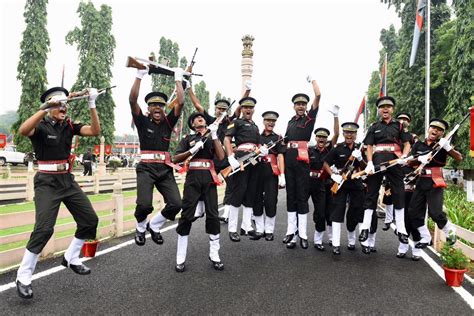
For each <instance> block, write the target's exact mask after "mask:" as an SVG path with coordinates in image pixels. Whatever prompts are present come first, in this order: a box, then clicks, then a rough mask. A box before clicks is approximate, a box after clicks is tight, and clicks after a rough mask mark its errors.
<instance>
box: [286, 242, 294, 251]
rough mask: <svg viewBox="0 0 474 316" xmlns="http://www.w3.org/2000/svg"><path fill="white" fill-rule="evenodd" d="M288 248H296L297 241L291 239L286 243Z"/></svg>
mask: <svg viewBox="0 0 474 316" xmlns="http://www.w3.org/2000/svg"><path fill="white" fill-rule="evenodd" d="M286 248H288V249H294V248H296V242H291V241H290V242H289V243H287V244H286Z"/></svg>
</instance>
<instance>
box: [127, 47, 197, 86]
mask: <svg viewBox="0 0 474 316" xmlns="http://www.w3.org/2000/svg"><path fill="white" fill-rule="evenodd" d="M196 50H197V49H196ZM195 53H196V52H195ZM193 59H194V56H193ZM193 62H194V60H193ZM144 63H145V64H148V74H158V75H165V76H174V69H173V68H171V67H168V66H165V65H162V64H159V63H157V62H155V61H153V60H149V59H145V58H138V57H135V58H133V57H130V56H128V57H127V61H126V63H125V67H129V68H136V69H142V70H143V69H146V66H145V65H144ZM191 76H202V74H196V73H192V72H188V71H185V72H184V78H185V79H188V80H189V78H190V77H191Z"/></svg>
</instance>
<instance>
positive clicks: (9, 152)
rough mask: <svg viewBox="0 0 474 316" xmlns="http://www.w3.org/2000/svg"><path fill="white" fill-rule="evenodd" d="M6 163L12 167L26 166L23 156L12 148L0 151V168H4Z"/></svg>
mask: <svg viewBox="0 0 474 316" xmlns="http://www.w3.org/2000/svg"><path fill="white" fill-rule="evenodd" d="M7 163H11V164H12V165H13V166H16V165H17V164H25V165H27V164H28V162H27V161H25V154H24V153H21V152H19V151H16V148H15V147H13V146H8V147H5V148H4V149H3V150H0V166H6V164H7Z"/></svg>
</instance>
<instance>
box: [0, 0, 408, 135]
mask: <svg viewBox="0 0 474 316" xmlns="http://www.w3.org/2000/svg"><path fill="white" fill-rule="evenodd" d="M25 2H26V1H24V0H2V1H1V2H0V8H1V12H2V13H1V15H2V19H1V24H0V25H1V36H2V39H1V43H2V49H1V51H0V54H1V55H0V60H1V71H0V89H1V90H0V95H2V102H1V107H0V113H4V112H6V111H9V110H16V109H17V108H18V105H19V100H20V93H21V86H20V82H19V81H17V79H16V75H17V70H16V69H17V65H18V60H19V53H20V50H19V47H20V42H21V39H22V32H23V31H24V29H25V23H24V18H23V11H24V6H25ZM92 2H93V3H94V4H95V6H96V8H99V7H100V5H101V4H102V3H105V4H108V5H110V6H111V7H112V14H113V29H112V32H113V35H114V36H115V40H116V43H117V46H116V49H115V64H114V66H113V69H112V73H113V78H112V83H113V84H115V85H117V88H116V89H114V91H113V98H114V101H115V104H116V108H115V128H116V133H118V134H123V133H126V134H129V133H132V130H131V128H130V120H131V114H130V111H129V104H128V94H129V91H130V88H131V85H132V83H133V80H134V78H135V69H131V68H125V66H124V65H125V60H126V57H127V56H137V57H143V58H146V57H147V56H148V54H149V53H150V51H155V52H158V50H159V39H160V38H161V37H162V36H164V37H166V38H169V39H172V40H173V41H175V42H177V43H178V44H179V47H180V56H183V55H184V56H186V57H187V58H188V60H189V59H190V58H191V55H192V53H193V52H194V49H195V47H199V51H198V55H197V56H196V61H197V63H196V65H195V67H194V71H195V72H198V73H202V74H204V77H203V80H205V81H206V84H207V87H208V90H209V91H210V98H211V100H213V99H214V96H215V94H216V92H217V91H220V92H221V93H223V94H224V95H225V96H228V97H231V98H233V99H237V100H238V99H239V98H240V89H241V71H240V63H241V51H242V41H241V38H242V36H243V35H245V34H251V35H252V36H254V37H255V41H254V46H253V51H254V68H253V70H254V73H253V79H252V81H253V91H252V96H253V97H255V98H256V99H257V106H256V109H255V110H256V111H255V115H254V119H255V121H256V122H257V124H261V122H262V120H261V113H263V112H264V111H267V110H276V111H277V112H279V113H280V120H279V121H278V122H277V131H279V132H283V131H284V130H285V128H286V124H287V121H288V120H289V119H290V118H291V116H292V115H293V114H294V111H293V107H292V103H291V97H292V96H293V95H294V94H295V93H298V92H304V93H307V94H309V95H310V96H311V99H313V97H314V95H313V92H312V89H311V85H310V84H309V83H307V82H306V80H305V78H306V76H307V74H311V75H312V76H313V78H315V79H317V81H318V83H319V85H320V88H321V92H322V98H321V107H320V114H319V115H318V118H317V121H316V126H324V127H328V128H330V129H331V130H332V117H331V115H330V114H329V113H328V112H327V109H328V107H329V106H330V105H332V104H339V105H340V106H341V115H340V120H341V123H342V122H344V121H349V120H353V119H354V116H355V113H356V111H357V108H358V106H359V104H360V101H361V99H362V97H363V96H364V94H365V93H366V91H367V87H368V84H369V79H370V74H371V72H372V71H374V70H376V69H377V68H378V65H377V62H378V58H379V50H380V48H381V44H380V42H379V35H380V30H381V29H382V28H387V27H389V25H390V24H394V25H395V27H396V28H397V29H398V28H399V27H400V21H399V18H398V17H397V15H396V13H395V11H394V9H393V8H390V9H388V8H387V6H386V5H384V4H382V3H380V1H379V0H365V1H362V0H359V1H356V0H352V1H349V0H347V1H335V0H327V1H318V0H312V1H275V0H272V1H257V0H254V1H238V2H237V1H222V0H221V1H192V2H190V1H179V0H178V1H177V0H173V1H158V0H154V1H151V0H150V1H144V0H141V1H139V0H135V1H131V0H120V1H119V0H94V1H92ZM78 4H79V1H73V0H70V1H66V0H50V1H49V4H48V26H47V27H48V32H49V37H50V41H51V45H50V48H51V51H50V53H49V55H48V61H47V64H46V66H47V74H48V87H53V86H58V85H60V84H61V70H62V67H63V64H64V65H65V69H66V77H65V87H66V88H68V89H69V88H70V87H71V86H72V85H73V84H74V82H75V80H76V76H77V71H78V68H79V65H78V54H77V51H76V47H75V46H69V45H67V44H66V43H65V36H66V34H67V33H68V32H69V31H70V30H72V29H73V28H74V27H76V26H80V20H79V18H78V15H77V13H76V10H77V8H78ZM199 80H200V79H199V78H197V77H196V78H195V79H194V83H197V82H199ZM97 88H100V87H97ZM389 88H390V87H389ZM150 89H151V79H150V78H149V77H146V78H145V79H144V80H143V82H142V89H141V92H140V97H139V101H140V104H141V105H142V108H145V107H144V104H145V103H144V102H143V97H144V96H145V95H146V93H148V92H149V91H150ZM38 97H39V96H38ZM102 119H103V118H102Z"/></svg>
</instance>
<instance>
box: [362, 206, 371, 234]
mask: <svg viewBox="0 0 474 316" xmlns="http://www.w3.org/2000/svg"><path fill="white" fill-rule="evenodd" d="M373 212H374V210H371V209H366V210H365V211H364V220H363V222H362V224H360V226H359V229H360V230H363V229H369V228H370V224H371V223H372V214H373Z"/></svg>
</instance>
